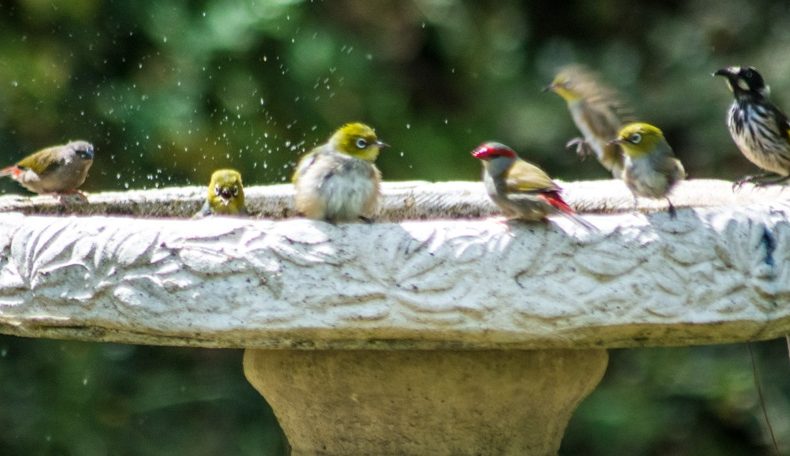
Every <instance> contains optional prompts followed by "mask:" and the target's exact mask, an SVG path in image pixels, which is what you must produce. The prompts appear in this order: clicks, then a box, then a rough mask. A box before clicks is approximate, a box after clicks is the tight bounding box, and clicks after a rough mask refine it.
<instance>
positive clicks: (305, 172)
mask: <svg viewBox="0 0 790 456" xmlns="http://www.w3.org/2000/svg"><path fill="white" fill-rule="evenodd" d="M384 147H388V146H387V144H385V143H383V142H381V141H379V139H378V137H377V136H376V132H375V131H374V130H373V129H372V128H370V127H369V126H367V125H365V124H362V123H348V124H346V125H343V126H342V127H340V128H339V129H338V130H337V131H335V133H334V134H333V135H332V136H331V137H330V138H329V140H328V141H327V142H326V143H325V144H322V145H320V146H318V147H316V148H315V149H313V150H312V151H310V153H308V154H306V155H305V156H304V157H302V158H301V160H299V163H298V164H297V166H296V171H295V172H294V175H293V178H292V181H293V184H294V188H295V191H296V196H295V205H296V209H297V210H298V211H299V212H300V213H302V214H304V216H305V217H308V218H311V219H316V220H325V221H328V222H332V223H335V222H350V221H355V220H359V219H361V220H365V221H370V219H371V217H373V216H374V215H375V213H376V209H377V207H378V200H379V193H380V189H379V187H380V184H381V172H380V171H379V170H378V168H376V165H375V164H374V162H375V160H376V158H377V157H378V155H379V152H380V151H381V149H382V148H384Z"/></svg>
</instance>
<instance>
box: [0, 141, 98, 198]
mask: <svg viewBox="0 0 790 456" xmlns="http://www.w3.org/2000/svg"><path fill="white" fill-rule="evenodd" d="M92 164H93V146H92V145H91V144H90V143H88V142H85V141H71V142H69V143H67V144H63V145H60V146H52V147H47V148H46V149H41V150H39V151H38V152H34V153H33V154H31V155H28V156H27V157H25V158H23V159H22V160H20V161H19V162H18V163H17V164H15V165H11V166H8V167H6V168H3V169H0V177H2V176H9V177H11V179H14V180H15V181H17V182H19V184H20V185H21V186H23V187H25V188H26V189H28V190H30V191H31V192H33V193H53V194H56V195H58V197H61V196H62V195H66V194H76V195H79V196H80V197H81V198H83V199H85V195H83V194H82V193H81V192H80V191H79V190H77V188H79V186H80V185H82V183H83V182H85V178H86V177H87V176H88V169H90V167H91V165H92Z"/></svg>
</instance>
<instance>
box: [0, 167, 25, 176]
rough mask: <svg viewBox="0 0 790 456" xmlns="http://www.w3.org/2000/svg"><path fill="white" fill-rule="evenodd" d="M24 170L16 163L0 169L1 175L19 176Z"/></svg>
mask: <svg viewBox="0 0 790 456" xmlns="http://www.w3.org/2000/svg"><path fill="white" fill-rule="evenodd" d="M23 172H24V170H23V169H22V168H20V167H18V166H16V165H14V166H9V167H7V168H3V169H0V176H12V177H17V176H19V175H20V174H22V173H23Z"/></svg>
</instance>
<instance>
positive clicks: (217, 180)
mask: <svg viewBox="0 0 790 456" xmlns="http://www.w3.org/2000/svg"><path fill="white" fill-rule="evenodd" d="M246 214H247V208H246V207H245V206H244V186H243V185H242V183H241V174H240V173H239V172H238V171H236V170H235V169H218V170H216V171H214V173H212V174H211V181H210V182H209V184H208V193H207V195H206V202H205V203H203V207H202V208H201V209H200V211H199V212H198V213H197V214H195V217H206V216H209V215H246Z"/></svg>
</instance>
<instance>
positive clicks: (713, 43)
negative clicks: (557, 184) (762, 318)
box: [0, 0, 790, 455]
mask: <svg viewBox="0 0 790 456" xmlns="http://www.w3.org/2000/svg"><path fill="white" fill-rule="evenodd" d="M789 56H790V3H788V2H786V1H766V0H762V1H755V0H750V1H746V0H738V1H725V2H722V1H714V0H692V1H656V0H653V1H641V2H627V1H614V0H602V1H581V0H579V1H569V2H556V1H548V0H541V1H534V2H529V3H526V2H525V3H522V2H514V1H487V2H471V1H458V0H420V1H377V0H372V1H368V0H355V1H253V0H244V1H242V0H205V1H194V2H187V1H154V0H138V1H126V0H124V1H99V0H73V1H52V0H23V1H5V0H0V147H2V150H3V151H4V152H3V155H2V157H4V161H5V162H7V163H12V162H14V161H16V160H18V159H20V158H22V157H23V156H24V155H25V154H27V153H30V152H32V151H34V150H36V149H38V148H40V147H43V146H47V145H51V144H55V143H61V142H64V141H67V140H69V139H76V138H83V139H86V140H89V141H91V142H93V143H94V145H95V146H96V150H97V158H96V161H95V163H94V166H93V168H92V170H91V174H90V177H89V179H88V181H87V182H86V184H85V185H84V187H83V188H84V189H85V190H87V191H89V192H98V191H102V190H108V189H124V188H154V187H162V186H172V185H185V184H198V185H204V184H205V183H206V182H207V180H208V176H209V174H210V172H211V170H212V169H214V168H216V167H219V166H223V167H225V166H230V167H235V168H238V169H239V170H240V171H241V172H242V174H243V175H244V178H245V182H246V183H247V184H248V185H251V184H265V183H272V182H282V181H284V180H286V179H287V178H288V177H289V175H290V170H291V167H292V165H293V163H294V160H295V159H296V158H297V157H298V156H299V155H300V154H301V153H303V151H304V150H305V149H306V148H308V147H311V146H312V145H314V144H317V143H318V142H321V141H323V140H324V139H325V138H326V137H327V136H328V135H329V134H330V133H331V131H332V130H333V129H334V128H336V127H337V126H338V125H340V124H341V123H343V122H347V121H351V120H361V121H365V122H367V123H370V124H371V125H373V126H374V127H375V128H376V129H377V131H378V133H379V135H380V137H381V138H382V139H383V140H385V141H386V142H388V143H390V144H391V145H392V146H393V147H392V149H391V150H388V151H386V152H385V153H384V154H382V156H381V157H380V160H379V165H380V168H381V170H382V172H383V173H384V176H385V178H386V179H391V180H404V179H426V180H448V179H466V180H469V179H477V178H478V173H479V164H478V163H476V161H475V160H473V159H472V158H470V157H469V155H468V153H469V151H470V150H471V149H472V148H473V147H474V146H476V145H477V144H478V143H480V142H482V141H484V140H489V139H496V140H499V141H502V142H505V143H508V144H510V145H512V146H513V147H515V148H516V149H517V150H518V151H520V152H521V153H522V155H523V156H524V157H526V158H529V159H531V160H533V161H535V162H537V163H539V164H541V165H542V166H543V167H544V168H546V169H547V170H548V171H549V172H550V173H551V174H552V175H554V176H556V177H558V178H561V179H565V180H571V179H601V178H605V177H606V173H605V172H604V171H603V170H602V168H600V167H599V166H598V165H597V164H596V163H595V161H594V160H587V161H584V162H579V161H577V159H576V157H575V156H574V155H573V154H572V153H570V152H568V151H566V150H564V149H563V145H564V144H565V142H566V141H567V140H568V139H570V138H571V137H573V136H575V135H576V134H577V133H576V130H575V128H574V126H573V124H572V122H571V120H570V117H569V116H568V114H567V112H566V110H565V106H564V103H563V102H562V101H561V100H560V99H559V98H558V97H557V96H555V95H552V94H546V93H541V91H540V89H541V88H542V87H543V86H544V85H546V83H547V82H548V81H549V80H550V79H551V77H552V75H553V73H554V71H555V69H556V68H557V67H558V66H559V65H562V64H565V63H571V62H582V63H585V64H587V65H589V66H591V67H592V68H594V69H596V70H598V71H600V72H601V73H602V74H603V75H604V77H605V79H606V80H607V81H609V83H610V84H611V85H613V86H615V87H617V88H618V89H620V90H621V91H622V92H623V94H624V96H625V98H626V99H627V100H628V101H629V102H630V103H631V105H632V106H633V107H634V110H635V111H636V112H637V113H638V115H639V117H640V118H641V119H643V120H646V121H649V122H651V123H655V124H656V125H658V126H659V127H661V128H662V129H663V130H664V132H665V133H666V135H667V138H668V140H669V141H670V143H671V144H672V145H673V146H674V148H675V151H676V153H677V155H678V156H679V157H680V158H681V159H682V160H683V162H684V164H685V165H686V169H687V170H688V172H689V175H690V177H691V178H697V177H718V178H724V179H734V178H736V177H739V176H742V175H744V174H747V173H751V172H754V171H755V169H754V168H753V167H752V166H751V165H750V164H749V163H748V162H747V161H746V160H745V159H744V158H743V157H741V156H740V154H739V153H738V151H737V150H736V148H735V146H734V145H733V144H732V141H731V140H730V138H729V135H728V134H727V131H726V129H725V126H724V116H725V110H726V109H727V106H728V104H729V102H730V95H729V93H728V91H727V89H726V88H725V85H724V81H722V80H720V79H715V78H713V77H711V73H712V72H713V71H714V70H716V69H718V68H720V67H722V66H726V65H733V64H751V65H755V66H757V67H758V68H759V69H760V70H761V71H762V72H763V75H764V76H765V78H766V79H767V81H768V82H769V83H770V84H771V85H772V86H773V87H774V96H775V99H776V100H777V101H778V102H780V104H781V102H783V101H785V100H787V101H788V102H790V58H788V57H789ZM0 192H2V193H18V194H25V191H24V190H22V189H21V188H19V187H18V186H17V185H16V184H15V183H13V182H11V181H8V180H4V181H2V182H0ZM755 352H756V353H757V361H758V365H759V366H760V367H761V372H762V375H763V379H764V383H765V387H766V395H767V398H768V409H769V413H770V414H771V416H772V422H773V425H774V427H775V430H776V431H777V435H778V437H779V440H780V443H781V444H783V446H784V448H790V420H788V413H787V411H788V410H790V404H788V401H789V400H790V364H789V363H788V359H787V350H786V348H785V346H784V343H783V342H779V341H777V342H774V343H770V344H767V343H766V344H758V345H755ZM0 385H1V386H0V388H1V389H0V392H1V393H2V398H3V400H2V402H0V450H2V454H12V455H16V454H20V455H28V454H33V455H36V454H52V455H102V454H119V455H125V454H130V455H137V454H191V455H214V454H281V453H282V452H283V451H284V450H283V443H282V439H281V436H280V434H279V430H278V429H277V428H276V426H275V424H274V419H273V417H272V415H271V412H270V410H268V408H267V407H266V405H265V403H264V402H263V400H262V399H261V398H260V396H259V395H258V394H257V393H255V392H254V391H253V390H252V388H251V387H250V386H249V385H248V384H247V383H246V382H245V380H244V378H243V376H242V373H241V353H240V352H239V351H235V350H199V349H175V348H157V347H131V346H116V345H109V344H103V345H100V344H87V343H76V342H60V341H45V340H24V339H17V338H11V337H2V338H0ZM756 397H757V394H756V391H755V387H754V383H753V380H752V371H751V362H750V359H749V355H748V350H747V348H746V346H745V345H731V346H722V347H702V348H676V349H644V350H623V351H613V352H612V360H611V363H610V366H609V371H608V372H607V375H606V378H605V379H604V382H603V383H602V385H601V386H600V387H599V388H598V389H597V390H596V391H595V393H594V394H593V395H592V396H590V397H589V398H588V399H587V400H586V401H585V402H584V403H583V405H582V407H581V408H580V409H579V411H578V413H577V414H576V415H575V417H574V419H573V421H572V422H571V425H570V427H569V429H568V433H567V437H566V439H565V441H564V442H563V448H562V453H563V454H590V455H592V454H600V455H605V454H657V455H658V454H660V455H670V454H671V455H699V454H735V455H740V454H743V455H747V454H761V453H769V452H770V446H769V444H768V442H769V440H768V437H767V433H766V430H765V425H764V422H763V420H762V417H761V411H760V408H759V406H758V403H757V400H756Z"/></svg>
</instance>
